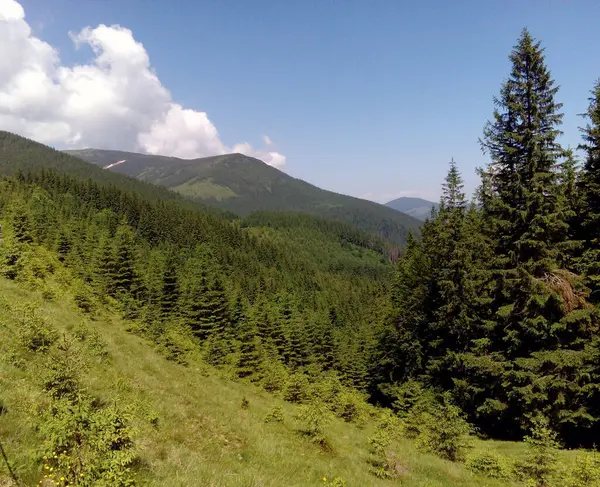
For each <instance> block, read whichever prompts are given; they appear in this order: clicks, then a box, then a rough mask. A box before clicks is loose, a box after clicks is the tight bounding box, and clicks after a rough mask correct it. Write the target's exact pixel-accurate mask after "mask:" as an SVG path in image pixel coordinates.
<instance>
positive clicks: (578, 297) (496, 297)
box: [370, 30, 600, 446]
mask: <svg viewBox="0 0 600 487" xmlns="http://www.w3.org/2000/svg"><path fill="white" fill-rule="evenodd" d="M510 62H511V70H510V73H509V76H508V78H507V79H506V80H505V82H504V83H503V84H502V87H501V90H500V94H499V96H498V97H497V98H496V100H495V109H494V113H493V118H492V120H491V121H490V122H489V123H488V124H487V125H486V127H485V129H484V135H483V137H482V140H481V146H482V148H483V149H484V151H485V153H486V154H487V155H488V156H489V163H488V165H487V167H486V168H485V169H481V170H479V174H480V176H481V186H480V188H479V189H478V192H477V200H478V201H477V202H476V204H471V205H470V206H469V205H468V204H467V202H466V198H465V194H464V192H463V189H462V187H463V183H462V178H461V176H460V173H459V171H458V168H457V166H456V164H455V163H454V161H452V162H451V164H450V169H449V171H448V175H447V177H446V180H445V182H444V185H443V195H442V198H441V201H440V205H439V209H438V210H433V211H432V213H431V218H430V219H429V220H428V221H426V222H425V224H424V225H423V228H422V232H421V237H422V238H421V239H420V240H416V239H413V238H409V239H408V240H407V246H406V249H405V253H404V255H403V256H402V258H401V259H400V261H399V263H398V267H397V272H396V276H395V282H394V284H393V288H392V293H391V298H390V300H389V312H388V314H387V317H386V319H385V325H384V326H383V327H382V329H381V330H379V333H378V336H377V339H378V346H377V347H376V352H375V358H374V360H373V363H374V365H373V366H372V367H371V370H370V375H371V378H372V380H371V390H372V391H373V396H374V398H375V399H376V400H378V401H381V402H383V403H384V404H386V405H390V406H392V407H394V408H395V409H396V410H397V411H398V413H399V414H400V415H402V416H403V417H405V420H406V431H407V432H408V434H409V435H411V436H420V437H421V439H423V438H424V437H422V435H421V431H420V430H421V429H423V428H422V425H423V424H426V423H427V414H432V413H431V411H430V412H428V413H427V414H426V415H425V417H424V418H421V412H420V411H419V410H418V409H415V408H414V407H413V403H414V402H415V401H416V397H418V395H419V394H420V391H419V387H420V385H421V384H422V386H423V387H424V388H425V389H431V390H434V391H436V392H448V393H450V395H451V397H452V400H453V402H454V403H455V404H456V405H458V406H459V407H460V409H461V410H462V411H463V412H464V413H465V414H466V417H467V419H468V420H469V421H470V422H471V423H473V424H474V425H475V426H476V427H477V429H478V430H479V432H481V433H483V434H485V435H489V436H493V437H496V438H501V439H515V440H517V439H521V438H522V437H523V435H524V434H525V432H526V426H527V423H528V421H529V418H531V417H533V416H535V415H536V414H543V415H545V416H547V417H548V419H549V421H550V424H551V426H552V428H553V429H554V430H556V432H557V434H558V435H559V436H560V438H561V439H563V440H565V442H566V443H568V444H569V445H588V446H591V443H590V442H591V441H593V440H592V438H593V437H594V435H595V432H596V431H597V428H598V426H597V425H598V419H599V418H600V408H598V406H597V404H598V399H600V396H599V395H598V391H597V384H598V377H599V375H598V373H599V370H600V369H599V368H598V353H597V350H598V348H597V347H598V339H597V331H598V329H600V312H599V310H598V308H597V307H596V306H595V299H597V296H600V294H598V293H596V292H595V291H596V284H597V282H596V281H597V279H596V277H595V276H596V274H597V271H599V272H600V269H599V268H598V265H597V262H598V261H599V259H598V256H599V254H598V252H599V248H600V247H599V244H600V241H599V240H598V235H599V234H600V233H599V230H598V228H600V227H597V224H598V222H599V221H600V220H599V219H598V218H597V215H596V213H598V214H600V213H599V212H598V211H596V210H597V209H598V208H600V206H597V205H596V202H595V199H597V198H596V196H597V194H600V191H597V190H598V188H600V186H597V185H596V183H598V181H600V179H599V178H598V175H599V174H600V172H599V170H598V167H600V166H599V165H598V161H599V160H600V159H599V158H598V154H600V152H598V141H600V137H598V133H600V132H598V126H599V123H600V118H599V113H600V112H599V111H598V107H599V106H600V105H599V103H598V100H599V99H600V98H599V92H598V89H597V88H598V87H594V90H593V93H592V97H591V98H590V106H589V109H588V113H587V114H586V118H587V120H588V125H587V126H586V127H584V128H583V130H582V132H583V135H584V142H585V144H584V146H583V148H584V150H585V151H586V156H587V159H586V162H585V164H584V168H583V170H582V171H580V170H579V169H578V167H577V163H576V160H575V158H574V156H573V154H572V152H570V151H565V150H564V149H563V148H562V147H561V146H560V144H559V143H558V138H559V135H560V130H559V127H560V124H561V120H562V113H561V104H560V103H558V102H557V101H556V99H557V92H558V87H557V86H556V84H555V82H554V80H553V79H552V76H551V74H550V70H549V68H548V67H547V66H546V60H545V54H544V49H543V48H542V47H541V44H540V43H539V42H537V41H535V40H534V39H533V37H532V36H531V34H530V33H529V32H528V31H527V30H524V31H523V32H522V34H521V36H520V37H519V39H518V42H517V44H516V45H515V46H514V48H513V50H512V52H511V54H510ZM586 195H587V196H586ZM586 198H587V201H586V200H585V199H586ZM474 203H475V202H474ZM592 229H594V230H592ZM598 282H600V281H598ZM594 296H595V297H594ZM398 384H401V386H398ZM428 441H429V440H428ZM434 442H435V441H434Z"/></svg>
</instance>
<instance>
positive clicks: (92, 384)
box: [0, 279, 506, 487]
mask: <svg viewBox="0 0 600 487" xmlns="http://www.w3.org/2000/svg"><path fill="white" fill-rule="evenodd" d="M0 296H1V297H0V309H1V310H6V309H7V308H9V307H11V306H14V305H15V304H17V303H25V302H33V303H35V304H36V305H37V306H40V308H41V310H42V311H43V314H44V316H46V318H47V319H48V320H49V321H50V322H51V323H53V324H54V326H55V327H56V328H57V329H58V330H59V331H60V332H61V333H69V330H72V329H74V328H75V327H77V326H81V324H82V322H83V323H84V326H86V327H91V328H94V329H96V330H97V331H98V332H99V333H100V335H101V336H102V338H103V339H104V340H105V341H106V343H107V347H108V352H109V358H108V360H107V361H105V362H104V363H101V362H99V361H98V359H96V358H94V357H93V356H91V355H89V356H88V360H89V362H90V366H89V369H88V370H87V372H86V374H85V385H86V387H87V388H88V390H89V391H90V392H91V393H92V394H93V395H94V396H96V397H99V398H101V399H102V400H103V401H104V402H106V403H112V402H116V403H117V404H118V405H120V406H121V407H125V408H130V409H131V412H132V415H133V425H134V427H135V430H136V433H135V437H134V438H135V441H136V444H137V445H138V448H139V456H140V463H139V464H140V465H141V467H140V471H139V477H140V481H141V483H142V484H144V485H150V486H159V485H160V486H190V485H202V486H215V487H216V486H231V487H236V486H239V487H242V486H244V487H246V486H265V487H266V486H273V487H274V486H278V487H279V486H290V487H291V486H310V485H315V486H318V485H322V484H323V481H322V478H323V477H324V476H326V477H327V478H334V477H343V478H344V479H345V480H346V482H347V483H348V485H349V486H385V485H403V486H431V487H433V486H439V487H443V486H464V487H469V486H473V487H475V486H482V485H489V486H495V485H506V484H501V483H499V482H495V481H492V480H490V479H486V478H483V477H478V476H475V475H473V474H471V473H470V472H468V471H466V469H465V468H464V467H463V466H462V465H460V464H453V463H451V462H447V461H444V460H441V459H439V458H437V457H434V456H430V455H424V454H421V453H419V452H417V450H416V449H415V447H414V445H413V444H412V442H410V441H408V440H401V441H399V442H397V443H396V444H395V448H396V452H397V454H398V456H399V458H400V461H401V463H402V466H403V468H404V469H405V471H406V474H405V475H404V476H403V477H402V479H399V480H392V481H387V480H379V479H377V478H376V477H374V476H373V475H371V474H370V473H369V472H368V466H367V458H368V451H367V441H366V438H367V437H368V436H369V435H370V434H371V431H372V428H373V425H372V424H367V425H366V426H365V427H364V428H359V427H357V426H355V425H352V424H348V423H344V422H343V421H341V420H337V419H336V420H334V421H332V422H331V423H330V424H329V426H328V427H327V430H326V434H327V437H328V439H329V441H330V443H331V446H332V449H333V453H331V454H329V453H325V452H323V451H322V450H321V449H320V448H319V447H317V446H316V445H314V444H312V443H310V442H309V441H308V440H307V439H306V438H305V437H303V436H302V435H300V434H299V433H298V425H297V424H296V422H295V421H294V419H293V413H294V411H295V410H296V409H297V406H295V405H291V404H288V403H285V402H284V401H282V400H281V399H278V398H276V397H274V396H272V395H270V394H268V393H266V392H264V391H262V390H261V389H259V388H257V387H255V386H254V385H251V384H245V383H239V382H234V381H231V380H228V379H227V378H224V377H221V376H220V375H219V373H218V372H217V371H215V370H213V369H211V368H209V367H207V366H205V365H204V364H203V363H201V362H200V361H196V360H192V361H191V363H190V365H189V366H188V367H183V366H181V365H177V364H174V363H172V362H169V361H167V360H166V359H164V358H163V357H162V356H161V355H159V354H158V353H157V352H156V351H155V350H154V349H153V347H152V346H151V345H150V344H149V342H148V341H146V340H145V339H144V338H141V337H138V336H136V335H134V334H132V333H128V332H127V331H126V327H127V325H128V324H127V323H126V322H124V321H122V320H121V319H119V318H118V317H117V316H116V315H114V314H111V313H108V312H104V313H102V314H101V315H100V316H98V318H97V319H96V320H94V321H88V320H87V319H86V318H84V317H83V316H82V315H81V314H80V313H79V312H77V311H76V310H75V308H74V307H73V306H72V305H71V304H69V303H70V300H69V299H68V297H69V296H68V295H63V296H60V297H57V299H56V301H55V302H45V301H43V300H42V299H41V297H40V296H39V295H38V294H37V293H34V292H32V291H27V290H25V289H23V288H22V287H20V286H18V285H16V284H15V283H13V282H10V281H6V280H4V279H0ZM3 316H6V313H5V312H3ZM0 326H2V330H1V331H2V336H3V337H8V339H3V341H2V344H1V345H0V353H1V356H2V358H3V359H2V361H1V362H0V397H1V398H2V401H3V404H4V406H5V407H6V409H7V413H6V414H3V415H2V416H0V436H1V438H2V440H3V442H4V444H5V448H6V450H7V453H8V455H9V459H10V461H11V462H12V464H13V466H14V468H15V470H16V471H17V473H18V475H19V477H20V478H21V479H22V481H23V482H24V483H25V485H34V484H36V483H37V481H38V480H39V471H40V466H39V465H35V464H33V463H32V457H31V452H33V451H34V450H35V448H36V445H37V444H38V443H39V441H40V439H39V438H37V436H36V433H35V431H34V429H33V428H32V420H33V416H32V409H31V408H32V406H33V405H34V404H36V403H37V402H39V401H40V394H41V392H40V387H39V385H38V379H37V376H38V375H39V372H40V370H39V366H40V364H38V363H36V360H37V359H34V360H33V361H32V362H30V363H28V364H27V366H26V367H25V369H24V370H21V369H18V368H17V367H15V366H13V365H11V364H10V361H9V360H7V356H8V353H9V351H10V348H11V347H12V346H13V345H14V332H15V330H14V329H12V330H11V326H12V325H10V324H9V321H6V320H4V321H3V319H2V318H0ZM244 397H245V398H247V399H248V401H249V408H248V409H242V407H241V403H242V399H243V398H244ZM275 406H281V407H283V409H284V415H285V420H284V422H283V423H269V424H266V423H265V422H264V417H265V416H266V414H267V413H268V412H270V411H271V410H272V409H273V407H275ZM152 416H157V417H158V426H154V425H153V424H152V423H151V421H150V419H149V418H151V417H152ZM480 448H483V449H484V448H486V446H485V445H481V446H480ZM2 474H5V467H4V465H2V467H1V469H0V479H1V478H2ZM1 482H2V481H1V480H0V485H1Z"/></svg>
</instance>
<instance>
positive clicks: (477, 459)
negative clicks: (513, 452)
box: [465, 452, 512, 480]
mask: <svg viewBox="0 0 600 487" xmlns="http://www.w3.org/2000/svg"><path fill="white" fill-rule="evenodd" d="M465 463H466V467H467V468H468V469H469V470H471V471H472V472H474V473H476V474H479V475H485V476H486V477H490V478H493V479H501V480H509V479H510V478H511V476H512V475H511V474H512V472H511V466H510V465H509V464H508V461H507V460H506V459H505V458H502V457H500V456H498V455H496V454H494V453H488V452H483V453H478V454H474V455H470V456H469V457H468V458H467V460H466V462H465Z"/></svg>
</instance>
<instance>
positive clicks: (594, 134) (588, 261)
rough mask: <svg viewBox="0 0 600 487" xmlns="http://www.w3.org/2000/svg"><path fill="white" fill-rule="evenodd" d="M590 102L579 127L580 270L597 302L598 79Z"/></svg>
mask: <svg viewBox="0 0 600 487" xmlns="http://www.w3.org/2000/svg"><path fill="white" fill-rule="evenodd" d="M589 101H590V104H589V106H588V110H587V112H586V113H585V114H584V116H585V118H586V119H587V121H588V123H587V124H586V125H585V127H582V128H581V129H580V130H581V132H582V134H583V144H581V146H580V147H581V148H582V149H583V150H584V151H585V154H586V158H585V163H584V166H583V174H582V177H581V182H580V189H581V192H582V193H583V199H584V205H583V206H584V212H583V219H582V220H583V221H582V227H583V228H582V238H583V240H584V242H585V243H584V252H583V259H582V261H581V266H580V267H581V270H582V271H583V273H584V274H585V275H586V276H587V281H588V285H589V286H590V288H591V292H592V299H593V301H594V302H596V303H599V302H600V79H599V80H598V81H597V82H596V84H595V85H594V88H593V90H592V93H591V97H590V98H589Z"/></svg>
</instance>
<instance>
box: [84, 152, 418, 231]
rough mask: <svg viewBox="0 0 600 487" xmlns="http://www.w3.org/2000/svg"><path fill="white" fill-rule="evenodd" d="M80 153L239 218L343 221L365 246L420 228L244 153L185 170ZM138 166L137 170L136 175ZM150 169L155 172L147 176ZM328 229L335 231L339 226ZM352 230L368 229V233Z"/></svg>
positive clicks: (166, 162)
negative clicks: (118, 162)
mask: <svg viewBox="0 0 600 487" xmlns="http://www.w3.org/2000/svg"><path fill="white" fill-rule="evenodd" d="M75 154H76V155H78V156H79V157H82V158H83V159H85V160H87V161H90V162H93V163H95V164H100V165H106V164H110V163H112V162H114V161H115V160H121V159H126V160H128V161H130V162H131V161H132V160H135V161H137V164H135V165H133V166H131V165H127V164H124V165H119V166H116V167H115V170H116V171H125V173H126V174H128V175H130V176H134V177H137V176H141V175H142V173H143V179H144V180H145V181H150V182H155V183H156V184H159V185H161V186H166V187H168V188H170V189H173V190H175V191H178V192H181V193H182V194H184V195H185V196H188V197H192V198H194V199H197V200H200V201H203V202H206V203H209V204H211V205H214V206H218V207H220V208H224V209H226V210H230V211H233V212H235V213H237V214H240V215H248V214H249V213H251V212H253V211H260V210H275V212H280V211H288V212H290V211H293V212H302V213H308V215H299V216H298V218H299V219H303V220H304V221H307V222H308V224H309V225H310V224H311V223H312V221H311V216H310V215H318V216H321V217H325V218H328V219H330V220H335V221H337V222H341V224H338V228H339V229H340V230H338V231H339V232H340V233H342V234H343V235H346V234H347V235H348V237H349V238H352V237H353V236H354V235H357V234H358V236H359V237H358V238H360V237H362V238H363V239H364V240H365V241H366V242H368V237H367V236H364V237H363V235H364V234H365V233H366V232H368V233H370V234H372V235H378V236H380V235H382V236H384V237H385V238H387V239H390V240H392V241H393V242H395V243H403V242H404V238H405V237H406V233H407V231H408V230H409V229H414V230H416V229H417V228H418V221H417V220H415V219H413V218H411V217H408V216H407V215H405V214H403V213H400V212H397V211H395V210H392V209H391V208H387V207H384V206H382V205H377V204H375V203H371V202H368V201H365V200H360V199H357V198H352V197H350V196H344V195H340V194H336V193H332V192H331V191H325V190H322V189H319V188H317V187H315V186H312V185H311V184H308V183H306V182H304V181H300V180H298V179H294V178H291V177H289V176H287V175H286V174H284V173H282V172H280V171H278V170H277V169H274V168H272V167H270V166H267V165H266V164H263V163H262V162H260V161H258V160H256V159H253V158H249V157H246V156H244V155H242V154H227V155H222V156H215V157H207V158H202V159H196V160H194V162H193V164H185V165H184V166H182V165H181V161H178V160H173V159H170V158H164V157H160V156H159V157H156V156H152V155H142V154H131V153H116V152H115V151H101V150H94V151H93V152H90V151H77V152H75ZM115 158H116V159H115ZM135 167H137V168H138V171H133V172H131V171H132V170H133V168H135ZM148 168H152V170H151V171H148V170H147V169H148ZM215 191H216V193H215ZM231 195H235V197H231ZM275 212H274V213H273V214H270V213H265V212H262V211H261V212H260V214H259V215H257V216H255V215H251V217H250V218H251V220H250V221H251V223H252V224H253V225H254V226H259V225H260V223H262V221H264V220H265V219H267V220H268V221H273V222H274V224H277V222H278V220H279V215H278V213H275ZM286 218H287V217H286ZM256 220H259V221H256ZM318 221H319V220H317V222H318ZM317 224H318V223H317ZM344 224H346V225H344ZM329 225H330V226H331V227H332V228H335V226H336V223H333V224H329ZM353 227H358V228H360V229H363V232H359V231H357V230H356V228H353ZM346 229H348V231H345V230H346ZM330 231H331V230H330ZM348 237H347V238H348ZM355 238H356V237H355ZM371 240H373V241H376V240H377V237H371Z"/></svg>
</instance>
